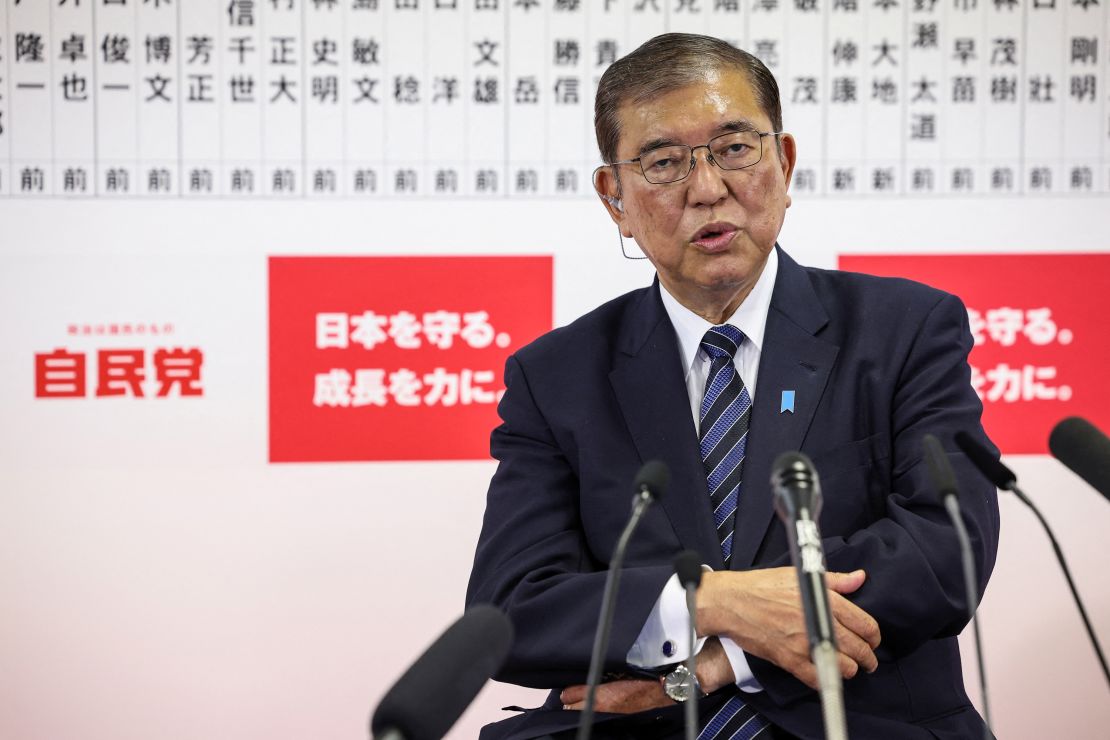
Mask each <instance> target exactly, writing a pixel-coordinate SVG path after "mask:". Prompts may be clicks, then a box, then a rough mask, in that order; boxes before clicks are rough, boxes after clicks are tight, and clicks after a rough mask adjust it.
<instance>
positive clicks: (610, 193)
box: [593, 164, 631, 236]
mask: <svg viewBox="0 0 1110 740" xmlns="http://www.w3.org/2000/svg"><path fill="white" fill-rule="evenodd" d="M593 179H594V190H595V191H597V196H598V197H599V198H601V202H602V203H604V204H605V210H607V211H608V212H609V218H611V219H613V223H615V224H616V225H617V227H618V228H620V230H621V233H622V234H624V235H625V236H631V234H629V233H625V232H626V226H625V220H626V219H625V214H624V202H623V201H622V200H621V183H620V180H619V179H618V178H617V176H616V173H615V172H613V168H612V167H611V166H610V165H604V164H603V165H601V166H600V167H598V168H597V169H596V170H594V178H593Z"/></svg>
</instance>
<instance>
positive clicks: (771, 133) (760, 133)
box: [602, 131, 788, 185]
mask: <svg viewBox="0 0 1110 740" xmlns="http://www.w3.org/2000/svg"><path fill="white" fill-rule="evenodd" d="M743 133H754V134H756V135H757V136H758V137H759V159H757V160H755V161H754V162H752V163H751V164H746V165H744V166H743V167H722V166H721V165H720V164H719V163H718V162H717V160H716V159H714V158H713V150H712V149H710V148H709V145H710V144H712V143H713V142H714V141H716V140H717V139H721V138H723V137H725V136H732V135H734V134H743ZM786 133H788V132H786V131H727V132H725V133H723V134H718V135H717V136H714V137H713V138H712V139H710V140H709V141H707V142H705V143H704V144H699V145H698V146H692V147H689V149H690V171H689V172H687V173H686V174H685V175H683V176H682V177H680V178H678V179H677V180H668V181H667V182H652V181H651V180H650V179H648V176H647V172H645V171H644V165H643V162H641V161H640V160H641V159H643V157H644V156H646V155H648V154H650V153H651V152H654V151H656V150H657V149H666V148H667V147H672V146H686V145H685V144H665V145H663V146H657V147H654V148H652V149H648V150H647V151H646V152H644V153H643V154H641V155H640V156H639V157H636V158H635V159H622V160H620V161H619V162H606V163H605V164H603V165H602V167H615V166H616V165H618V164H638V165H640V174H641V175H643V176H644V180H645V181H647V182H648V183H650V184H651V185H673V184H674V183H676V182H682V181H683V180H685V179H686V178H687V177H689V176H690V175H692V174H693V173H694V168H695V167H696V166H697V164H698V158H697V155H696V154H694V152H696V151H697V150H698V149H705V150H706V153H705V159H706V161H707V162H709V163H710V164H712V165H713V166H714V167H717V168H718V169H720V170H721V172H739V171H740V170H746V169H748V168H749V167H755V166H756V165H757V164H759V163H760V162H762V161H763V137H764V136H782V135H783V134H786Z"/></svg>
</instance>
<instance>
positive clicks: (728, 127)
mask: <svg viewBox="0 0 1110 740" xmlns="http://www.w3.org/2000/svg"><path fill="white" fill-rule="evenodd" d="M738 131H759V128H758V127H757V126H756V125H755V124H754V123H752V122H751V121H749V120H747V119H745V118H738V119H736V120H735V121H726V122H724V123H722V124H721V125H720V126H718V127H717V128H716V133H715V134H714V135H715V136H716V135H719V134H731V133H736V132H738ZM676 144H677V145H679V146H682V144H683V142H681V141H676V140H675V139H672V138H668V137H658V138H655V139H649V140H648V141H645V142H644V143H643V144H641V145H640V148H639V150H637V152H636V156H637V157H639V156H642V155H644V154H646V153H647V152H650V151H651V150H652V149H658V148H659V147H661V146H674V145H676Z"/></svg>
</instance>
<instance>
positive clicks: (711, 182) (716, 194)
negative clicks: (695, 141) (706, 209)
mask: <svg viewBox="0 0 1110 740" xmlns="http://www.w3.org/2000/svg"><path fill="white" fill-rule="evenodd" d="M699 149H704V150H705V161H704V162H702V161H699V159H698V150H699ZM690 156H691V157H693V160H694V162H693V165H692V166H693V170H692V171H691V172H690V184H689V187H688V189H687V192H686V196H687V201H688V202H689V203H690V205H713V204H714V203H716V202H718V201H719V200H721V199H722V198H724V197H725V196H726V195H727V194H728V188H727V187H726V186H725V180H724V174H725V173H724V170H722V169H721V168H720V167H718V166H717V165H716V164H715V163H714V162H713V155H712V154H711V153H710V151H709V147H707V146H705V145H702V146H699V147H697V148H695V149H694V150H693V151H691V152H690Z"/></svg>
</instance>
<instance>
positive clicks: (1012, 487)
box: [976, 481, 1110, 686]
mask: <svg viewBox="0 0 1110 740" xmlns="http://www.w3.org/2000/svg"><path fill="white" fill-rule="evenodd" d="M1002 489H1003V490H1005V491H1009V492H1010V493H1012V494H1014V496H1016V497H1017V499H1018V500H1019V501H1021V502H1022V503H1023V504H1025V505H1026V506H1028V507H1029V508H1030V509H1032V510H1033V513H1034V514H1035V515H1036V516H1037V519H1038V520H1040V522H1041V526H1042V527H1044V531H1045V534H1047V535H1048V541H1049V542H1051V543H1052V551H1053V552H1055V553H1056V560H1057V562H1059V563H1060V570H1062V571H1064V579H1065V580H1067V582H1068V588H1069V589H1071V595H1072V598H1073V599H1075V606H1076V607H1077V608H1078V609H1079V616H1080V617H1081V618H1082V619H1083V626H1084V627H1086V628H1087V636H1088V637H1089V638H1091V645H1092V646H1093V647H1094V649H1095V655H1097V656H1098V662H1099V665H1101V666H1102V675H1103V676H1105V678H1106V683H1107V685H1108V686H1110V669H1108V668H1107V666H1106V656H1105V655H1103V654H1102V648H1101V647H1099V643H1098V638H1097V637H1095V630H1094V627H1092V626H1091V620H1090V619H1089V618H1088V617H1087V610H1086V609H1085V608H1084V607H1083V600H1082V599H1080V598H1079V591H1078V590H1077V589H1076V588H1075V581H1073V580H1072V578H1071V571H1070V570H1068V564H1067V562H1065V561H1064V551H1063V550H1061V549H1060V543H1058V542H1057V541H1056V535H1054V534H1053V533H1052V528H1051V527H1049V526H1048V522H1047V521H1045V518H1044V516H1042V515H1041V512H1040V510H1039V509H1038V508H1037V507H1036V506H1034V505H1033V502H1032V501H1030V500H1029V497H1028V496H1026V495H1025V492H1024V491H1022V490H1021V489H1020V488H1018V485H1017V481H1013V482H1009V483H1008V484H1007V485H1005V486H1002ZM976 634H978V633H976ZM976 639H978V637H976Z"/></svg>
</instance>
